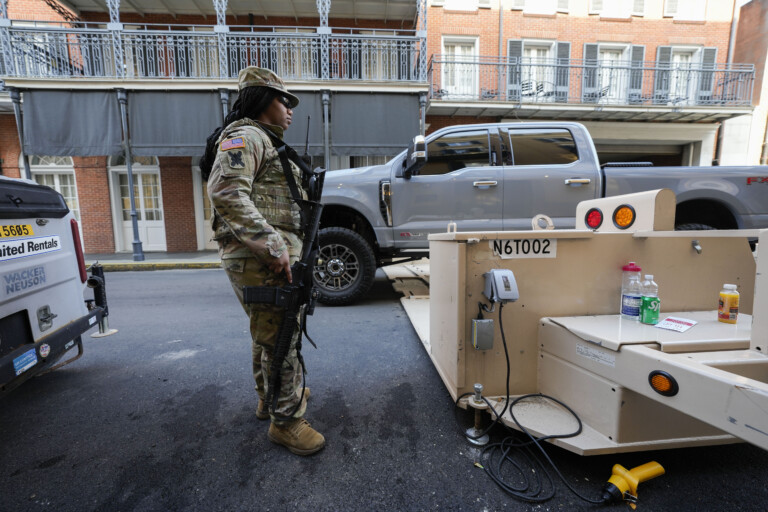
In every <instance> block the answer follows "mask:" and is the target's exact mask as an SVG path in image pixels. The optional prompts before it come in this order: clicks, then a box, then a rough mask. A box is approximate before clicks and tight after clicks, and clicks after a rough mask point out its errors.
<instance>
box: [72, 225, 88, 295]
mask: <svg viewBox="0 0 768 512" xmlns="http://www.w3.org/2000/svg"><path fill="white" fill-rule="evenodd" d="M69 225H70V227H72V240H74V242H75V254H76V255H77V266H78V268H79V269H80V282H81V283H84V282H85V280H86V279H88V274H87V273H86V271H85V256H84V255H83V244H81V243H80V229H78V227H77V221H76V220H75V219H72V220H70V221H69Z"/></svg>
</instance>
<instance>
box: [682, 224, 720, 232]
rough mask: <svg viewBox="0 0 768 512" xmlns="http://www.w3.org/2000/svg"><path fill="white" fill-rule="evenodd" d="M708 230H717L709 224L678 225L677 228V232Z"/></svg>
mask: <svg viewBox="0 0 768 512" xmlns="http://www.w3.org/2000/svg"><path fill="white" fill-rule="evenodd" d="M706 229H715V228H713V227H712V226H710V225H708V224H694V223H688V224H678V225H677V226H675V231H701V230H706Z"/></svg>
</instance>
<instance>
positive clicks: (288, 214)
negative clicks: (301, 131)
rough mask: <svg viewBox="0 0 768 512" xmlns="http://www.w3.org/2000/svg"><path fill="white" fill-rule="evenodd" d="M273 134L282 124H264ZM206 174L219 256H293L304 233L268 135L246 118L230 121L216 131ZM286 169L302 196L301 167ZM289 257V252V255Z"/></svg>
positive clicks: (303, 191)
mask: <svg viewBox="0 0 768 512" xmlns="http://www.w3.org/2000/svg"><path fill="white" fill-rule="evenodd" d="M264 126H265V127H266V128H268V129H269V130H270V131H272V132H273V133H275V134H276V135H277V136H278V137H281V138H282V136H283V130H282V128H280V127H278V126H273V125H266V124H265V125H264ZM217 144H218V145H219V149H218V152H217V153H216V160H215V162H214V164H213V168H212V170H211V176H210V177H209V179H208V195H209V196H210V199H211V206H212V207H213V230H214V237H213V238H214V240H217V241H218V242H219V252H220V255H221V258H222V259H230V258H249V257H250V258H253V257H255V258H258V259H261V260H262V261H265V260H266V259H267V258H268V257H270V256H271V257H274V258H279V257H280V256H281V255H282V254H283V252H284V251H286V250H289V251H290V252H289V254H290V255H291V256H292V257H295V256H298V254H299V253H300V251H301V243H302V239H303V237H304V233H303V232H302V230H301V214H300V209H299V206H298V205H297V204H296V203H295V202H294V201H293V196H292V195H291V191H290V189H289V188H288V183H287V182H286V179H285V174H284V173H283V166H282V165H281V164H280V158H279V157H278V155H277V150H276V149H275V146H274V145H273V144H272V140H271V139H270V138H269V136H268V135H267V134H266V133H265V132H264V130H263V129H261V128H260V127H259V125H258V124H257V123H255V122H254V121H251V120H250V119H242V120H239V121H235V122H234V123H232V124H230V125H229V126H227V127H226V128H225V129H224V131H223V132H222V133H221V136H220V137H219V140H218V141H217ZM291 169H292V170H293V175H294V178H295V180H296V184H297V185H298V186H299V191H300V193H301V195H302V198H304V199H306V198H307V193H306V191H305V190H304V189H303V188H302V186H301V183H302V176H301V170H300V169H299V168H298V166H296V165H295V164H294V163H293V162H291ZM292 259H293V258H292Z"/></svg>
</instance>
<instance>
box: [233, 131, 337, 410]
mask: <svg viewBox="0 0 768 512" xmlns="http://www.w3.org/2000/svg"><path fill="white" fill-rule="evenodd" d="M267 133H268V134H269V135H270V136H272V137H273V141H274V140H275V139H276V140H277V143H279V144H280V145H279V147H278V150H277V152H278V156H279V157H280V163H281V164H282V167H283V173H284V174H285V177H286V181H288V187H289V188H290V189H291V195H292V196H293V199H294V201H295V202H296V203H297V204H298V205H299V207H300V208H301V219H302V227H303V229H304V244H303V246H302V251H301V259H300V260H299V261H297V262H296V263H294V264H293V265H291V274H292V275H293V283H288V284H287V285H285V286H283V287H280V288H278V287H274V286H244V287H243V303H245V304H272V305H275V306H279V307H282V308H283V309H284V311H285V313H284V316H283V321H282V323H281V324H280V329H279V330H278V333H277V340H276V341H275V347H274V353H273V356H272V363H271V364H270V367H269V371H270V378H269V386H268V388H267V396H266V399H265V403H266V404H267V405H268V407H269V408H270V411H272V414H273V415H274V414H275V410H276V409H277V401H278V397H279V394H280V391H279V390H280V387H281V384H282V379H281V376H280V370H281V368H282V366H283V363H284V362H285V358H286V356H287V355H288V352H289V350H290V348H291V339H292V338H293V332H294V330H295V329H296V322H297V320H299V341H298V343H297V344H296V353H297V356H298V359H299V363H300V364H301V371H302V373H303V374H305V373H306V369H305V367H304V358H303V357H302V356H301V336H302V334H303V335H305V336H306V337H307V339H308V340H309V342H310V343H311V344H312V346H313V347H315V348H317V345H315V343H314V341H313V340H312V338H310V337H309V335H308V334H307V331H306V317H307V316H308V315H312V314H313V313H314V310H315V302H316V301H317V297H318V291H317V289H315V288H314V282H313V280H312V273H313V269H314V265H315V260H316V259H317V253H318V250H319V243H318V239H317V232H318V230H319V228H320V216H321V214H322V211H323V205H322V204H321V203H320V198H321V196H322V191H323V180H324V178H325V170H324V169H320V168H317V169H315V170H311V169H310V168H309V166H308V165H307V164H306V163H305V161H304V160H303V159H302V158H301V157H300V156H299V155H298V154H297V153H296V151H295V150H294V149H293V148H291V147H290V146H288V145H287V144H285V143H284V142H283V141H282V140H280V139H279V138H277V137H276V136H275V135H274V134H272V133H271V132H269V131H267ZM276 145H277V144H276ZM289 160H290V161H292V162H293V163H295V164H296V165H297V166H298V167H299V168H300V169H301V171H302V176H303V179H302V184H303V185H304V187H305V189H306V190H307V195H308V197H309V199H302V198H301V196H300V195H299V192H298V187H297V186H296V181H295V179H294V177H293V172H292V171H291V166H290V163H289ZM305 305H306V306H305ZM302 306H305V307H304V310H303V312H302V313H301V314H300V311H301V308H302ZM304 388H306V385H305V386H304ZM303 394H304V393H303V389H302V396H303ZM300 406H301V402H299V403H298V404H297V405H296V407H295V408H294V409H293V410H292V411H291V412H290V413H289V414H287V415H285V416H282V415H281V416H280V418H281V419H289V418H291V417H292V416H293V414H295V413H296V411H297V410H298V408H299V407H300Z"/></svg>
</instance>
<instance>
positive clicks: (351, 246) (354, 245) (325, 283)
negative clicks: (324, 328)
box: [312, 228, 376, 306]
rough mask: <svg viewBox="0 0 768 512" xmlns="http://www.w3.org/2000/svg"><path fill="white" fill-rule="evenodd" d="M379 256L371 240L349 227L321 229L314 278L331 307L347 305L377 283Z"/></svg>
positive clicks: (320, 297) (321, 298)
mask: <svg viewBox="0 0 768 512" xmlns="http://www.w3.org/2000/svg"><path fill="white" fill-rule="evenodd" d="M375 274H376V256H375V255H374V254H373V249H372V248H371V245H370V244H369V243H368V241H366V240H365V238H363V237H362V236H360V235H359V234H358V233H355V232H354V231H352V230H351V229H346V228H325V229H321V230H320V252H319V255H318V258H317V263H316V264H315V270H314V273H313V276H312V277H313V279H314V281H315V286H317V288H318V290H319V292H320V296H319V298H318V300H319V301H320V302H321V303H323V304H327V305H329V306H344V305H347V304H351V303H353V302H355V301H357V300H358V299H360V298H361V297H363V296H364V295H365V294H366V293H368V290H370V289H371V286H372V285H373V277H374V275H375Z"/></svg>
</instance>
